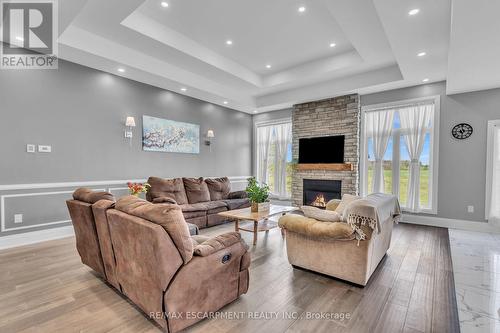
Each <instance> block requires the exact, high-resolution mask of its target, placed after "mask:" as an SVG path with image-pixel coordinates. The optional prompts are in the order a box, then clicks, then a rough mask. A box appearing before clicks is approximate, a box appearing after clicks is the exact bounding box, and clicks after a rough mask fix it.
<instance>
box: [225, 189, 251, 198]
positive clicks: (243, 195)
mask: <svg viewBox="0 0 500 333" xmlns="http://www.w3.org/2000/svg"><path fill="white" fill-rule="evenodd" d="M245 198H248V193H247V192H246V191H235V192H231V193H229V195H228V196H227V198H226V199H245Z"/></svg>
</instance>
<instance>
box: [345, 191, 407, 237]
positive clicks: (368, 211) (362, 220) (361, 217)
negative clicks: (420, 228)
mask: <svg viewBox="0 0 500 333" xmlns="http://www.w3.org/2000/svg"><path fill="white" fill-rule="evenodd" d="M400 215H401V208H400V207H399V201H398V199H397V198H396V197H395V196H394V195H391V194H383V193H374V194H370V195H368V196H366V197H365V198H363V199H358V200H355V201H353V202H351V203H350V204H349V205H348V206H347V207H346V209H345V211H344V217H345V218H346V219H347V223H348V224H349V225H350V226H351V228H352V229H353V230H354V232H355V233H356V239H357V240H358V242H359V241H360V240H364V239H365V238H366V235H365V233H364V232H363V230H361V228H360V226H361V225H368V226H369V227H370V228H371V229H372V230H373V231H376V232H377V233H380V228H381V224H382V223H384V222H385V221H388V220H391V221H394V222H396V223H397V222H398V221H399V217H400Z"/></svg>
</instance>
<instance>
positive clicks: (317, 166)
mask: <svg viewBox="0 0 500 333" xmlns="http://www.w3.org/2000/svg"><path fill="white" fill-rule="evenodd" d="M295 170H300V171H303V170H331V171H352V170H354V166H353V165H352V163H299V164H296V165H295Z"/></svg>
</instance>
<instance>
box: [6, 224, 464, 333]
mask: <svg viewBox="0 0 500 333" xmlns="http://www.w3.org/2000/svg"><path fill="white" fill-rule="evenodd" d="M232 230H233V224H227V225H223V226H218V227H213V228H209V229H205V230H203V234H205V235H208V236H211V235H217V234H220V233H223V232H225V231H232ZM242 236H243V237H244V238H245V240H246V241H247V243H248V244H251V237H252V235H251V234H248V233H244V234H242ZM259 236H260V237H259V240H258V243H257V245H256V246H254V247H251V250H250V251H251V252H252V264H251V266H250V288H249V291H248V293H247V294H246V295H243V296H242V297H240V298H239V299H238V300H237V301H235V302H233V303H232V304H229V305H228V306H226V307H225V308H223V309H222V310H221V312H220V313H219V315H221V316H223V315H225V316H226V317H228V316H230V315H233V316H234V317H236V316H240V318H239V319H232V320H231V319H228V318H218V319H210V320H203V321H202V322H200V323H198V324H196V325H195V326H193V327H191V328H189V329H188V330H187V331H188V332H217V333H219V332H356V333H357V332H407V333H409V332H440V333H442V332H459V326H458V315H457V307H456V300H455V291H454V282H453V272H452V264H451V256H450V247H449V238H448V231H447V229H442V228H434V227H426V226H416V225H408V224H400V225H397V226H396V227H395V229H394V233H393V239H392V245H391V249H390V250H389V252H388V254H387V256H386V257H385V258H384V259H383V261H382V262H381V264H380V265H379V267H378V268H377V271H376V272H375V273H374V275H373V276H372V278H371V280H370V282H369V284H368V285H367V286H366V287H365V288H358V287H356V286H353V285H350V284H347V283H344V282H342V281H339V280H335V279H332V278H329V277H325V276H322V275H318V274H314V273H311V272H307V271H304V270H298V269H293V268H292V267H291V266H290V265H289V264H288V261H287V258H286V250H285V246H284V245H285V242H284V240H283V239H282V237H281V234H280V231H279V229H274V230H271V231H270V232H269V234H267V235H266V234H264V233H262V234H260V235H259ZM0 282H1V283H0V332H8V333H10V332H160V331H161V330H160V329H159V328H158V327H157V326H155V325H154V324H153V323H152V322H151V321H149V320H148V319H147V318H146V317H145V316H144V315H143V314H142V313H141V312H140V311H139V310H137V308H136V307H135V306H133V305H132V304H130V303H129V302H128V301H127V300H126V299H125V298H123V297H122V296H121V295H120V294H119V293H117V292H115V291H114V290H113V289H112V288H111V287H109V286H108V285H106V284H105V283H104V282H103V281H102V280H101V279H99V278H97V277H96V276H95V275H94V274H93V273H92V272H91V270H90V269H89V268H87V267H86V266H84V265H82V264H81V263H80V258H79V256H78V254H77V252H76V250H75V245H74V238H66V239H61V240H55V241H50V242H45V243H41V244H36V245H29V246H25V247H20V248H15V249H10V250H4V251H1V252H0ZM335 314H337V316H340V314H344V315H345V317H344V318H340V317H334V318H324V317H323V318H318V319H312V318H310V317H311V316H320V315H323V316H331V317H333V316H334V315H335ZM250 315H251V316H252V317H251V318H250ZM264 315H267V316H272V318H268V319H267V320H266V319H260V320H258V319H256V318H259V317H261V316H264Z"/></svg>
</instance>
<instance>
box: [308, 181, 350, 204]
mask: <svg viewBox="0 0 500 333" xmlns="http://www.w3.org/2000/svg"><path fill="white" fill-rule="evenodd" d="M341 190H342V181H340V180H324V179H304V183H303V191H302V192H303V204H304V205H307V206H314V207H318V208H325V207H326V203H327V202H328V201H330V200H332V199H340V198H341V196H342V194H341V193H342V191H341Z"/></svg>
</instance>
